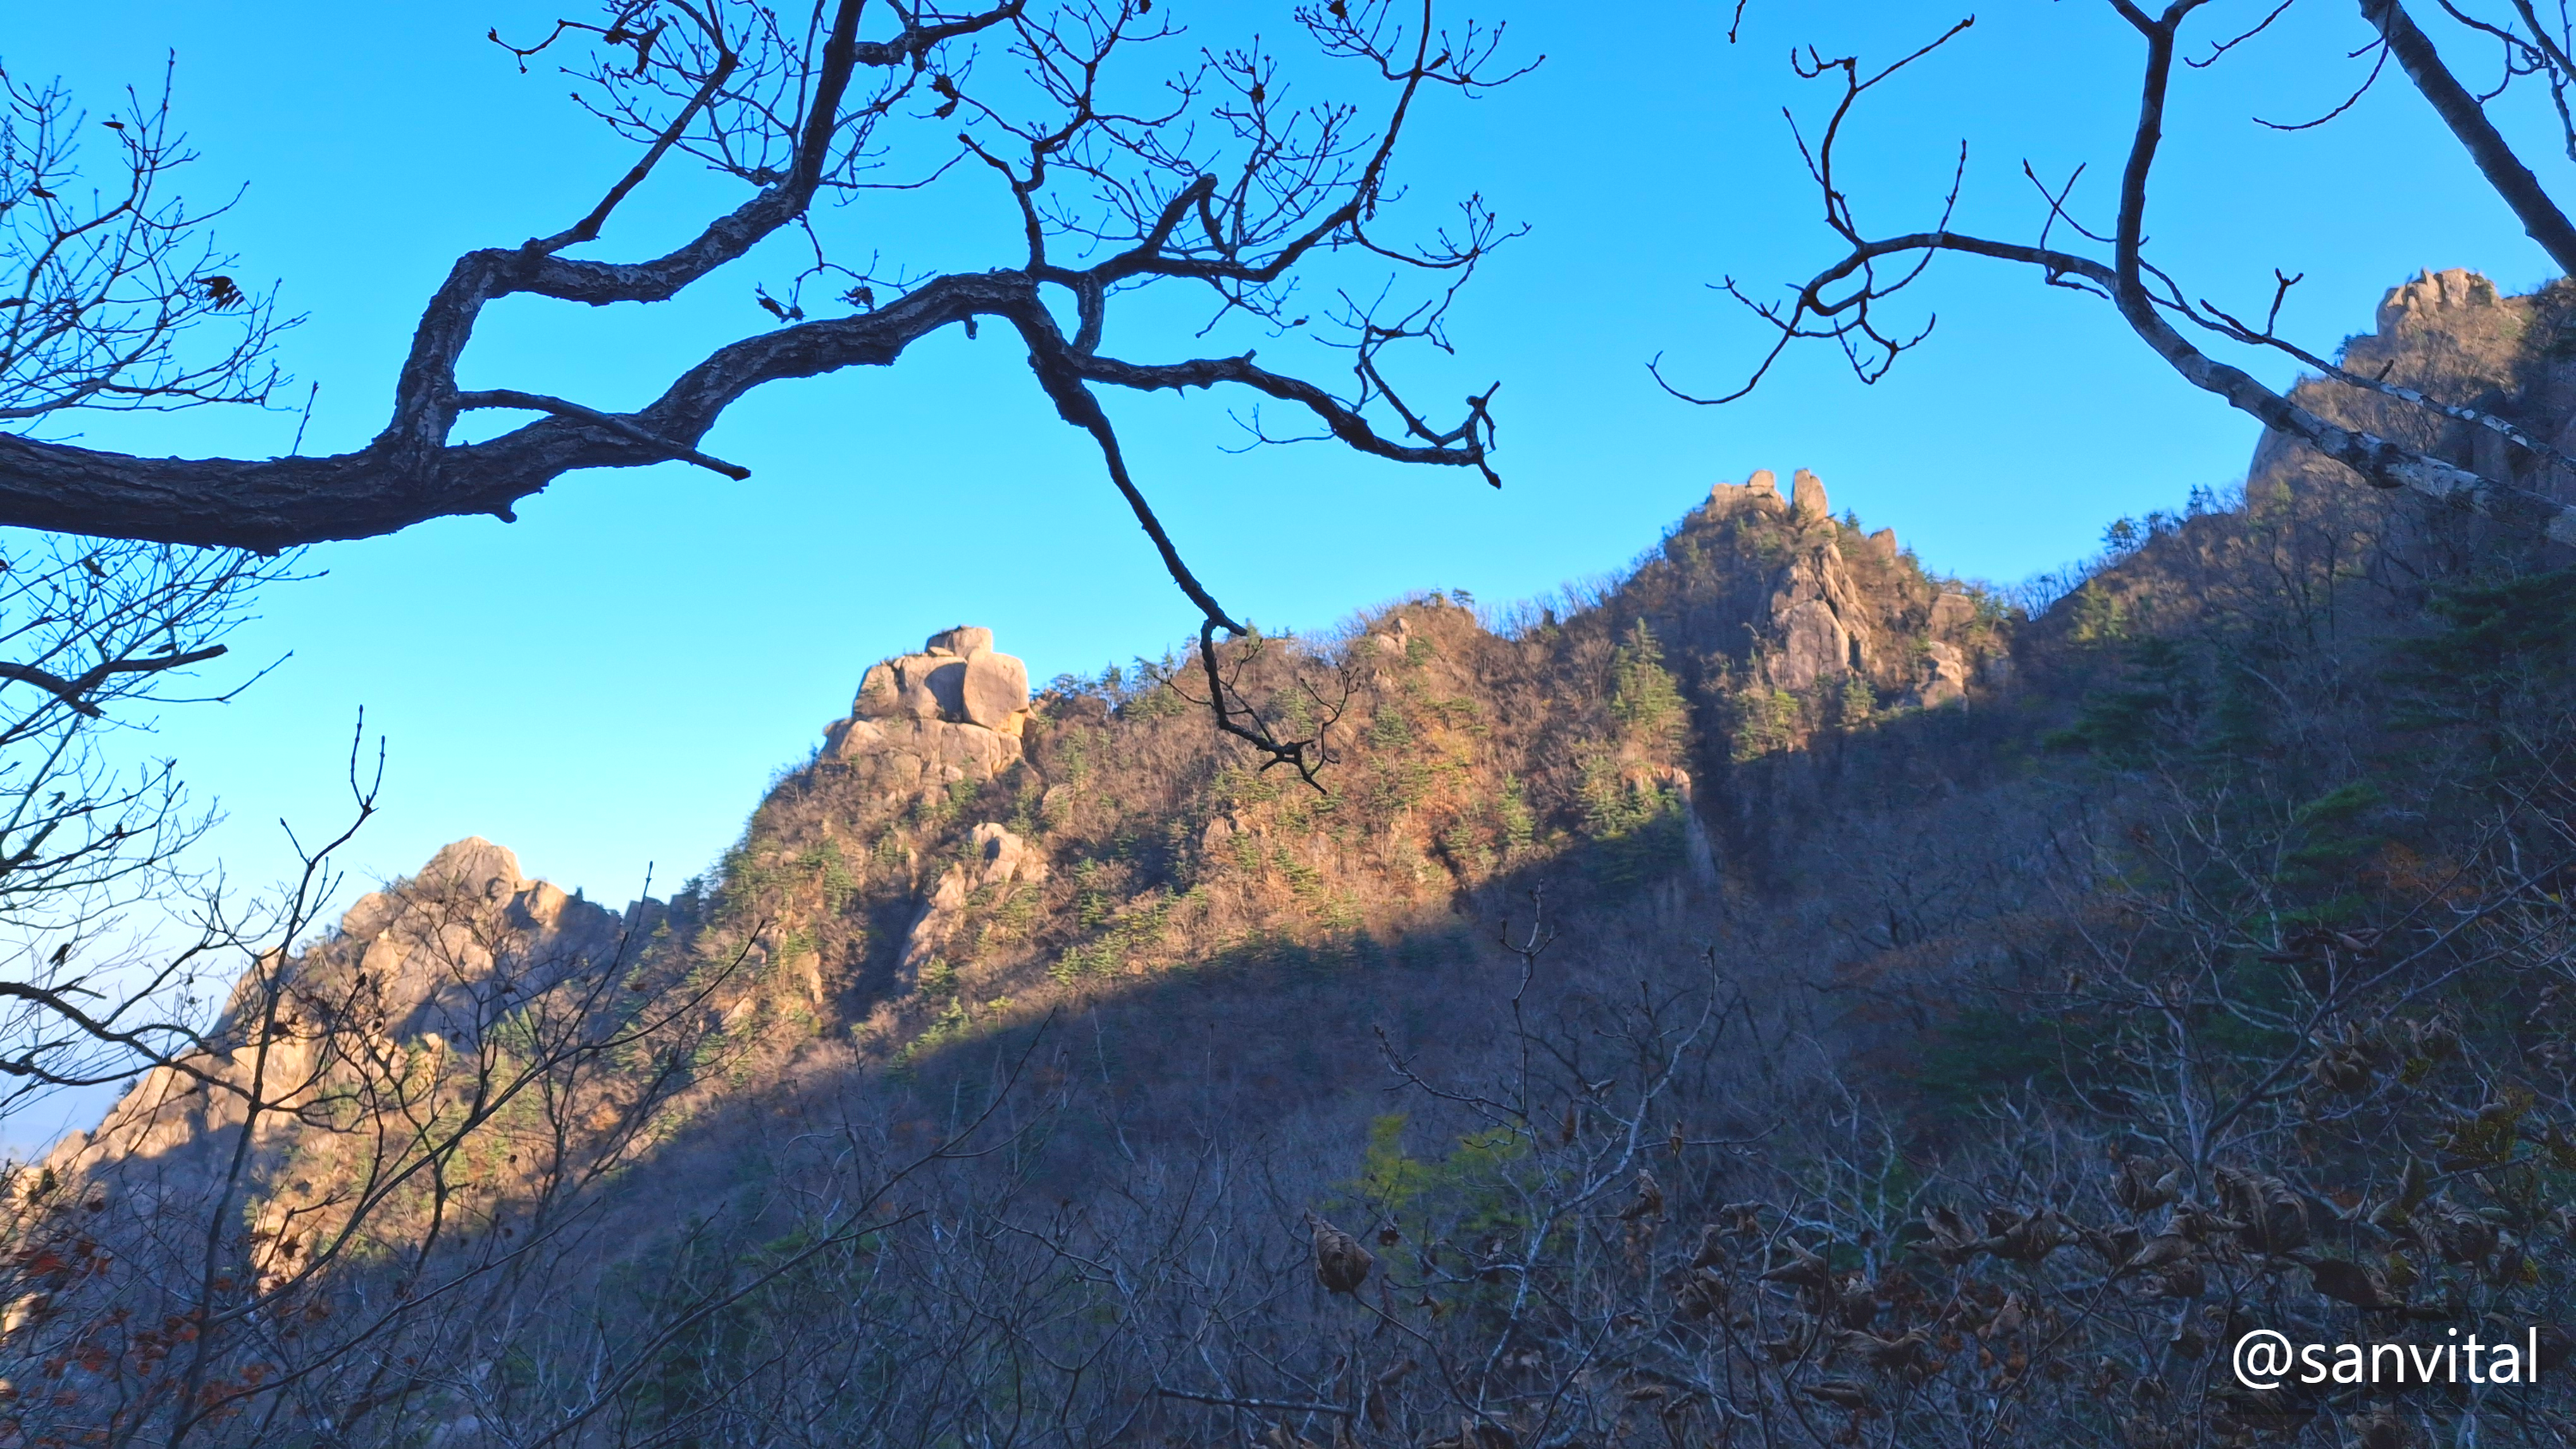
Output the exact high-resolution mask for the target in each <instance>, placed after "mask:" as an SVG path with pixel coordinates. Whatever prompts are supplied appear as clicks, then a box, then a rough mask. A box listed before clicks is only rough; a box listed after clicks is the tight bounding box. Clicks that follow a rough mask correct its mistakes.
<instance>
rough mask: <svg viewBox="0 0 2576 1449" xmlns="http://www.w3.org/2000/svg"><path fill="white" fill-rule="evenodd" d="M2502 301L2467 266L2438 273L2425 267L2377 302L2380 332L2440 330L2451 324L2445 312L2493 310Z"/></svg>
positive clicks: (2485, 280)
mask: <svg viewBox="0 0 2576 1449" xmlns="http://www.w3.org/2000/svg"><path fill="white" fill-rule="evenodd" d="M2502 301H2503V296H2502V294H2501V293H2499V292H2497V291H2496V284H2495V283H2493V282H2490V281H2488V280H2487V279H2486V278H2485V277H2482V276H2480V275H2479V274H2477V273H2476V272H2472V271H2470V270H2469V269H2468V268H2466V267H2446V268H2444V269H2443V270H2441V271H2438V272H2437V271H2434V270H2432V269H2431V268H2429V267H2427V268H2426V269H2425V270H2424V274H2423V275H2422V276H2419V277H2416V278H2415V279H2413V280H2412V281H2406V282H2400V283H2398V284H2397V285H2396V286H2394V287H2391V288H2389V289H2388V295H2387V296H2386V297H2384V298H2382V299H2380V303H2379V331H2380V333H2381V335H2383V336H2388V335H2394V334H2395V333H2398V332H2400V331H2404V330H2407V329H2408V328H2410V327H2414V328H2431V327H2442V326H2446V325H2449V324H2450V319H2448V318H2446V317H2444V316H2443V315H2442V314H2444V313H2447V312H2454V311H2462V310H2467V309H2472V308H2477V309H2483V308H2489V307H2494V306H2497V305H2499V304H2500V303H2501V302H2502Z"/></svg>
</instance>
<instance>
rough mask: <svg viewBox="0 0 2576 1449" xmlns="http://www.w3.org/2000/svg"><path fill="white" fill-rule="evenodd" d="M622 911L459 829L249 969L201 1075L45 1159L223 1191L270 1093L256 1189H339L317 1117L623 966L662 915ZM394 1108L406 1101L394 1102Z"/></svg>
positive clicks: (198, 1063)
mask: <svg viewBox="0 0 2576 1449" xmlns="http://www.w3.org/2000/svg"><path fill="white" fill-rule="evenodd" d="M658 912H659V907H658V904H657V903H654V902H644V903H640V904H638V905H636V906H633V907H630V908H629V909H628V910H627V911H626V912H625V913H624V914H623V915H621V914H620V913H618V912H614V911H610V910H606V909H603V908H602V907H600V906H598V905H595V904H592V903H591V902H588V901H585V900H582V899H580V898H578V897H576V896H573V895H570V894H568V893H566V892H565V891H563V890H562V889H560V888H558V887H556V886H554V885H551V884H549V883H547V882H545V881H541V880H532V879H530V878H529V877H528V876H526V875H525V874H524V873H522V872H521V870H520V869H519V862H518V858H517V857H516V856H514V855H512V854H511V853H510V852H509V851H508V850H505V849H503V848H502V847H500V846H497V845H494V844H493V843H492V842H490V841H488V840H483V839H480V838H468V839H465V840H460V841H457V842H456V843H455V844H453V845H449V846H447V847H445V848H444V849H442V850H440V851H439V852H438V853H437V854H436V855H434V856H432V857H431V858H430V860H429V862H428V863H427V864H426V865H424V866H422V867H421V869H420V871H419V873H418V874H416V875H413V876H411V877H409V878H408V879H405V880H401V881H397V882H395V883H394V884H392V885H390V886H388V887H386V888H385V889H384V890H381V891H375V892H370V893H369V894H367V895H364V896H361V897H359V898H358V900H357V902H356V903H355V904H353V905H351V906H350V907H349V909H348V911H347V912H346V913H344V914H343V915H342V917H341V919H340V925H339V929H338V930H337V931H336V932H335V933H334V934H333V935H332V937H331V938H330V939H329V940H328V941H326V942H324V943H323V944H321V945H318V946H315V947H312V948H310V949H308V950H306V951H303V952H301V953H299V954H297V955H296V956H294V957H292V958H288V959H282V960H281V959H277V958H270V959H268V960H265V961H263V962H261V963H260V964H259V966H258V967H256V968H255V969H254V970H253V971H251V972H250V973H249V974H247V975H245V976H244V977H243V978H242V980H241V981H240V982H238V983H237V984H236V985H235V987H234V989H233V993H232V997H231V1000H230V1002H229V1003H228V1005H227V1007H226V1010H225V1013H224V1015H223V1017H222V1018H221V1019H220V1020H219V1021H218V1022H217V1024H216V1025H215V1026H214V1028H213V1029H212V1030H211V1031H210V1032H209V1033H208V1040H209V1042H210V1043H211V1049H210V1050H209V1051H208V1052H207V1053H205V1054H204V1055H202V1056H201V1057H199V1058H198V1059H196V1060H195V1061H194V1062H192V1063H191V1070H189V1071H185V1072H182V1071H178V1070H174V1069H171V1068H159V1069H155V1070H153V1071H151V1072H149V1073H147V1074H146V1075H145V1076H144V1077H143V1078H142V1079H141V1080H140V1081H139V1082H138V1083H137V1084H136V1086H135V1087H134V1088H133V1089H132V1090H131V1091H130V1092H128V1093H127V1094H126V1095H125V1097H124V1098H123V1099H122V1100H120V1101H119V1102H118V1103H117V1104H116V1105H115V1106H114V1107H113V1108H111V1109H110V1110H109V1112H108V1114H107V1116H106V1118H105V1119H104V1120H103V1121H102V1122H101V1123H100V1125H99V1126H98V1128H97V1129H96V1130H95V1131H92V1132H87V1133H82V1134H77V1135H76V1136H74V1137H73V1138H71V1139H69V1140H67V1141H65V1142H64V1143H62V1144H61V1145H60V1146H58V1147H57V1148H56V1149H55V1151H54V1152H53V1153H52V1154H51V1156H50V1157H49V1158H48V1159H47V1161H46V1163H45V1164H44V1166H45V1168H46V1170H48V1171H50V1172H52V1173H54V1174H55V1175H57V1176H59V1177H65V1178H81V1179H84V1180H93V1181H96V1182H97V1183H98V1184H99V1185H100V1187H101V1190H102V1191H106V1190H110V1189H116V1190H126V1191H132V1192H135V1193H140V1194H144V1195H145V1196H147V1197H150V1198H153V1199H169V1200H173V1201H177V1200H183V1199H190V1198H193V1197H195V1196H198V1195H202V1194H204V1193H205V1192H207V1191H210V1190H212V1188H213V1187H214V1186H215V1185H216V1183H217V1180H218V1178H219V1177H220V1175H221V1173H222V1172H223V1171H224V1170H225V1169H226V1164H225V1162H224V1161H223V1159H224V1157H225V1156H226V1155H227V1154H229V1152H230V1151H231V1150H232V1147H233V1145H234V1139H235V1138H236V1137H237V1135H238V1134H239V1132H240V1129H241V1127H242V1124H243V1122H244V1120H245V1118H246V1116H247V1115H248V1113H247V1107H246V1104H247V1102H248V1101H249V1100H250V1098H251V1097H252V1096H253V1094H256V1095H257V1097H258V1098H259V1099H260V1100H261V1101H263V1102H264V1103H266V1104H267V1107H266V1108H265V1109H264V1111H263V1113H262V1114H261V1116H260V1119H259V1125H258V1127H257V1130H256V1132H255V1133H254V1137H255V1140H254V1141H253V1142H252V1143H251V1144H250V1148H251V1159H250V1164H249V1172H248V1182H247V1183H246V1184H244V1185H243V1186H242V1188H241V1189H239V1190H241V1191H244V1192H247V1193H248V1194H249V1195H250V1196H251V1197H252V1198H254V1199H256V1198H258V1197H261V1196H267V1197H269V1199H270V1202H271V1206H272V1209H273V1210H274V1211H275V1212H278V1213H286V1212H290V1211H292V1208H293V1205H294V1203H295V1201H296V1199H297V1198H298V1194H297V1193H296V1192H294V1191H292V1190H289V1189H288V1188H286V1187H285V1185H284V1184H285V1183H286V1182H287V1180H288V1179H290V1178H295V1179H300V1180H302V1181H304V1182H305V1183H306V1185H307V1193H308V1194H309V1193H310V1192H312V1191H315V1190H317V1189H315V1188H314V1186H313V1185H314V1184H315V1183H317V1182H319V1183H323V1184H328V1183H330V1182H331V1181H332V1179H333V1178H334V1177H335V1176H336V1175H337V1173H336V1169H335V1167H334V1165H333V1163H332V1161H331V1159H332V1158H333V1156H334V1155H335V1154H334V1152H333V1150H332V1147H333V1143H334V1142H335V1134H332V1133H328V1132H323V1133H314V1132H310V1131H307V1130H306V1129H307V1128H309V1127H312V1126H315V1125H318V1124H319V1122H320V1121H322V1120H323V1119H325V1118H329V1117H331V1116H333V1115H335V1113H336V1112H337V1111H339V1110H341V1109H342V1108H343V1107H344V1106H345V1104H346V1102H347V1101H348V1100H349V1099H350V1097H351V1096H352V1094H355V1095H356V1096H357V1097H359V1098H361V1099H364V1098H367V1097H369V1096H370V1095H372V1094H371V1092H370V1089H371V1088H372V1087H373V1086H375V1085H377V1084H378V1083H379V1079H381V1078H382V1077H383V1076H384V1075H385V1074H386V1073H387V1072H391V1073H392V1074H393V1075H394V1076H396V1077H400V1076H402V1075H403V1074H404V1073H405V1072H406V1071H408V1070H409V1069H410V1068H411V1067H413V1066H417V1067H419V1068H420V1069H421V1070H423V1071H425V1072H428V1073H429V1074H431V1075H432V1076H435V1075H436V1074H437V1072H438V1070H439V1066H438V1064H439V1063H441V1062H443V1061H445V1060H446V1059H448V1058H451V1057H454V1058H463V1059H468V1060H470V1059H472V1058H473V1057H475V1056H476V1055H477V1054H478V1053H481V1052H483V1051H485V1050H487V1049H488V1048H490V1047H491V1046H492V1045H493V1044H494V1041H495V1038H494V1033H495V1032H496V1031H500V1030H502V1029H503V1028H504V1026H505V1024H506V1023H510V1022H512V1021H513V1020H515V1019H517V1018H519V1017H520V1016H521V1015H522V1014H523V1013H524V1012H526V1011H528V1010H530V1009H535V1008H541V1007H542V1006H543V1005H544V1004H546V1003H549V1002H560V1001H562V1000H563V999H565V998H567V997H570V996H579V995H584V994H595V993H596V992H597V990H598V989H599V987H600V985H601V983H602V982H603V981H604V980H612V979H614V977H615V975H616V973H617V972H618V969H619V966H620V962H621V957H622V956H623V954H624V947H625V946H626V944H627V942H628V939H629V937H630V934H631V933H632V931H633V930H634V928H636V927H639V926H640V927H642V928H644V929H645V930H648V931H649V929H650V928H651V926H652V925H653V924H655V923H656V921H657V920H658ZM379 1105H380V1106H385V1107H391V1106H392V1105H393V1104H392V1103H391V1102H388V1101H383V1100H381V1099H379Z"/></svg>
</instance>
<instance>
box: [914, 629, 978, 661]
mask: <svg viewBox="0 0 2576 1449" xmlns="http://www.w3.org/2000/svg"><path fill="white" fill-rule="evenodd" d="M923 649H924V651H925V652H927V653H931V654H954V655H956V656H957V657H958V658H960V659H972V658H974V657H975V656H976V655H978V654H990V653H992V652H993V631H992V630H990V629H985V628H981V627H978V626H976V625H973V624H960V625H958V626H957V627H956V628H954V629H942V630H940V631H939V632H938V633H936V634H933V635H931V636H930V642H929V643H927V644H926V645H924V646H923Z"/></svg>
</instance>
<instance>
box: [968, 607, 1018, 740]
mask: <svg viewBox="0 0 2576 1449" xmlns="http://www.w3.org/2000/svg"><path fill="white" fill-rule="evenodd" d="M977 632H978V633H985V636H986V640H987V643H986V645H985V648H984V649H983V651H982V652H981V653H977V654H970V655H968V656H966V662H965V663H964V664H962V665H960V666H958V710H959V713H961V714H963V715H964V716H965V717H966V722H967V723H969V724H979V725H982V726H983V727H984V728H986V729H988V730H999V729H1003V728H1006V727H1008V726H1009V725H1010V724H1011V722H1012V721H1013V719H1014V718H1015V717H1017V716H1018V715H1019V714H1021V713H1022V712H1023V711H1025V710H1027V709H1028V707H1029V669H1028V666H1027V665H1025V664H1023V663H1021V662H1020V661H1019V660H1017V659H1014V658H1012V657H1011V656H1010V655H1008V654H996V653H994V652H993V650H992V647H991V644H990V639H991V635H990V634H989V633H986V631H983V630H978V631H977Z"/></svg>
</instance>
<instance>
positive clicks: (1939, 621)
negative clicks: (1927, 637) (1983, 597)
mask: <svg viewBox="0 0 2576 1449" xmlns="http://www.w3.org/2000/svg"><path fill="white" fill-rule="evenodd" d="M1976 617H1977V601H1976V600H1974V599H1972V598H1969V597H1968V596H1967V595H1965V594H1961V593H1945V594H1943V595H1942V596H1941V597H1939V598H1937V599H1934V600H1933V601H1932V632H1933V633H1935V634H1947V633H1950V632H1951V631H1953V630H1955V629H1960V628H1964V627H1966V626H1967V625H1968V624H1970V623H1972V622H1974V621H1975V619H1976Z"/></svg>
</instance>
